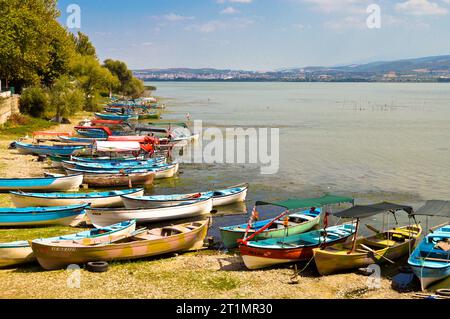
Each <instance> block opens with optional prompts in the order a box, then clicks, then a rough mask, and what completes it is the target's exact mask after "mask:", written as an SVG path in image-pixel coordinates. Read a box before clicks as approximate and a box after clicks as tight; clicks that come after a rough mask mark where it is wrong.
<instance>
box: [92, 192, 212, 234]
mask: <svg viewBox="0 0 450 319" xmlns="http://www.w3.org/2000/svg"><path fill="white" fill-rule="evenodd" d="M211 210H212V198H209V199H207V200H202V201H196V202H193V203H190V204H182V205H177V206H172V207H160V208H144V209H89V210H87V216H88V217H89V219H90V220H91V222H92V224H93V225H94V226H95V227H102V226H104V225H110V224H114V223H117V222H120V221H122V220H128V219H136V222H137V223H141V224H143V223H153V222H160V221H165V220H174V219H182V218H190V217H197V216H202V215H206V214H209V213H210V212H211Z"/></svg>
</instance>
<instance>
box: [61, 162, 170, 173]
mask: <svg viewBox="0 0 450 319" xmlns="http://www.w3.org/2000/svg"><path fill="white" fill-rule="evenodd" d="M62 163H63V166H64V167H68V168H79V169H86V170H93V171H94V170H95V171H97V170H120V169H126V170H129V169H132V170H134V169H155V168H164V167H166V166H168V165H169V164H166V163H165V162H156V161H148V162H147V161H144V162H134V161H129V162H124V163H122V162H116V163H115V162H112V163H86V162H74V161H63V162H62Z"/></svg>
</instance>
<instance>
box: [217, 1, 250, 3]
mask: <svg viewBox="0 0 450 319" xmlns="http://www.w3.org/2000/svg"><path fill="white" fill-rule="evenodd" d="M216 2H217V3H226V2H231V3H252V2H253V0H217V1H216Z"/></svg>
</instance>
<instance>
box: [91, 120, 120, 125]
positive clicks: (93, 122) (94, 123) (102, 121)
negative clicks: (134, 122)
mask: <svg viewBox="0 0 450 319" xmlns="http://www.w3.org/2000/svg"><path fill="white" fill-rule="evenodd" d="M91 123H92V124H93V125H99V124H100V125H101V124H103V125H121V124H123V123H124V122H123V121H121V120H100V119H94V120H91Z"/></svg>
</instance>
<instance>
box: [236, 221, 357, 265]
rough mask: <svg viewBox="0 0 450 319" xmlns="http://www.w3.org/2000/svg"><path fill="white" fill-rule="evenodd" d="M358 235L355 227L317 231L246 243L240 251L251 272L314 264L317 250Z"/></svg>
mask: <svg viewBox="0 0 450 319" xmlns="http://www.w3.org/2000/svg"><path fill="white" fill-rule="evenodd" d="M355 231H356V225H355V224H353V223H348V224H342V225H337V226H332V227H328V228H326V230H325V229H319V230H313V231H309V232H306V233H303V234H297V235H293V236H286V237H282V238H269V239H264V240H257V241H245V240H244V241H242V242H241V243H240V245H239V250H240V252H241V255H242V259H243V260H244V264H245V266H246V267H247V268H248V269H259V268H264V267H270V266H273V265H277V264H284V263H291V262H298V261H305V260H310V259H311V258H313V249H314V248H319V247H326V246H329V245H333V244H336V243H339V242H345V241H346V240H347V239H348V238H349V237H350V236H353V235H354V234H355Z"/></svg>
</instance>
